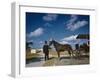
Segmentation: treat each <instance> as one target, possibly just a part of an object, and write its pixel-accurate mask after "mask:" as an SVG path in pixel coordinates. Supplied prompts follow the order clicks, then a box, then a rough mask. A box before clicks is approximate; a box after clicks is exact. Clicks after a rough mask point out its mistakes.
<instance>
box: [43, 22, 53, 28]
mask: <svg viewBox="0 0 100 80" xmlns="http://www.w3.org/2000/svg"><path fill="white" fill-rule="evenodd" d="M44 26H45V27H52V24H50V23H45V24H44Z"/></svg>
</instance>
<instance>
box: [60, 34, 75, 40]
mask: <svg viewBox="0 0 100 80" xmlns="http://www.w3.org/2000/svg"><path fill="white" fill-rule="evenodd" d="M76 37H77V35H71V36H69V37H65V38H63V39H62V41H71V40H76Z"/></svg>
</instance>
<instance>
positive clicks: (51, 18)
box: [43, 14, 58, 21]
mask: <svg viewBox="0 0 100 80" xmlns="http://www.w3.org/2000/svg"><path fill="white" fill-rule="evenodd" d="M57 17H58V15H57V14H47V15H45V16H43V20H45V21H55V20H56V19H57Z"/></svg>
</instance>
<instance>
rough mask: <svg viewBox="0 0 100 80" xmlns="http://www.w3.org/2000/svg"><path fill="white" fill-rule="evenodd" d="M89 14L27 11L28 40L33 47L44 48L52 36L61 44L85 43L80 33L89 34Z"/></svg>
mask: <svg viewBox="0 0 100 80" xmlns="http://www.w3.org/2000/svg"><path fill="white" fill-rule="evenodd" d="M89 26H90V25H89V15H79V14H58V13H57V14H52V13H33V12H26V41H27V42H33V45H32V46H31V47H32V48H38V49H39V48H42V47H43V44H44V41H45V40H46V41H49V40H50V39H51V38H52V39H54V40H56V41H57V42H59V43H61V44H71V45H72V46H74V45H75V44H77V43H80V44H83V43H84V42H87V40H77V39H76V37H77V35H78V34H89Z"/></svg>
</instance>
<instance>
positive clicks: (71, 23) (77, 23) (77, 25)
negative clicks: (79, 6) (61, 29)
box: [66, 15, 88, 31]
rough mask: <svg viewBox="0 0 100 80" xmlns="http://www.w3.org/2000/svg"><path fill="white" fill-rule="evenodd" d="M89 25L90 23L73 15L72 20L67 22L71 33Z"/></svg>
mask: <svg viewBox="0 0 100 80" xmlns="http://www.w3.org/2000/svg"><path fill="white" fill-rule="evenodd" d="M87 24H88V21H85V20H81V21H80V20H78V16H76V15H71V18H70V20H68V21H67V22H66V26H67V29H68V30H70V31H75V30H77V29H79V28H81V27H84V26H85V25H87Z"/></svg>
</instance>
